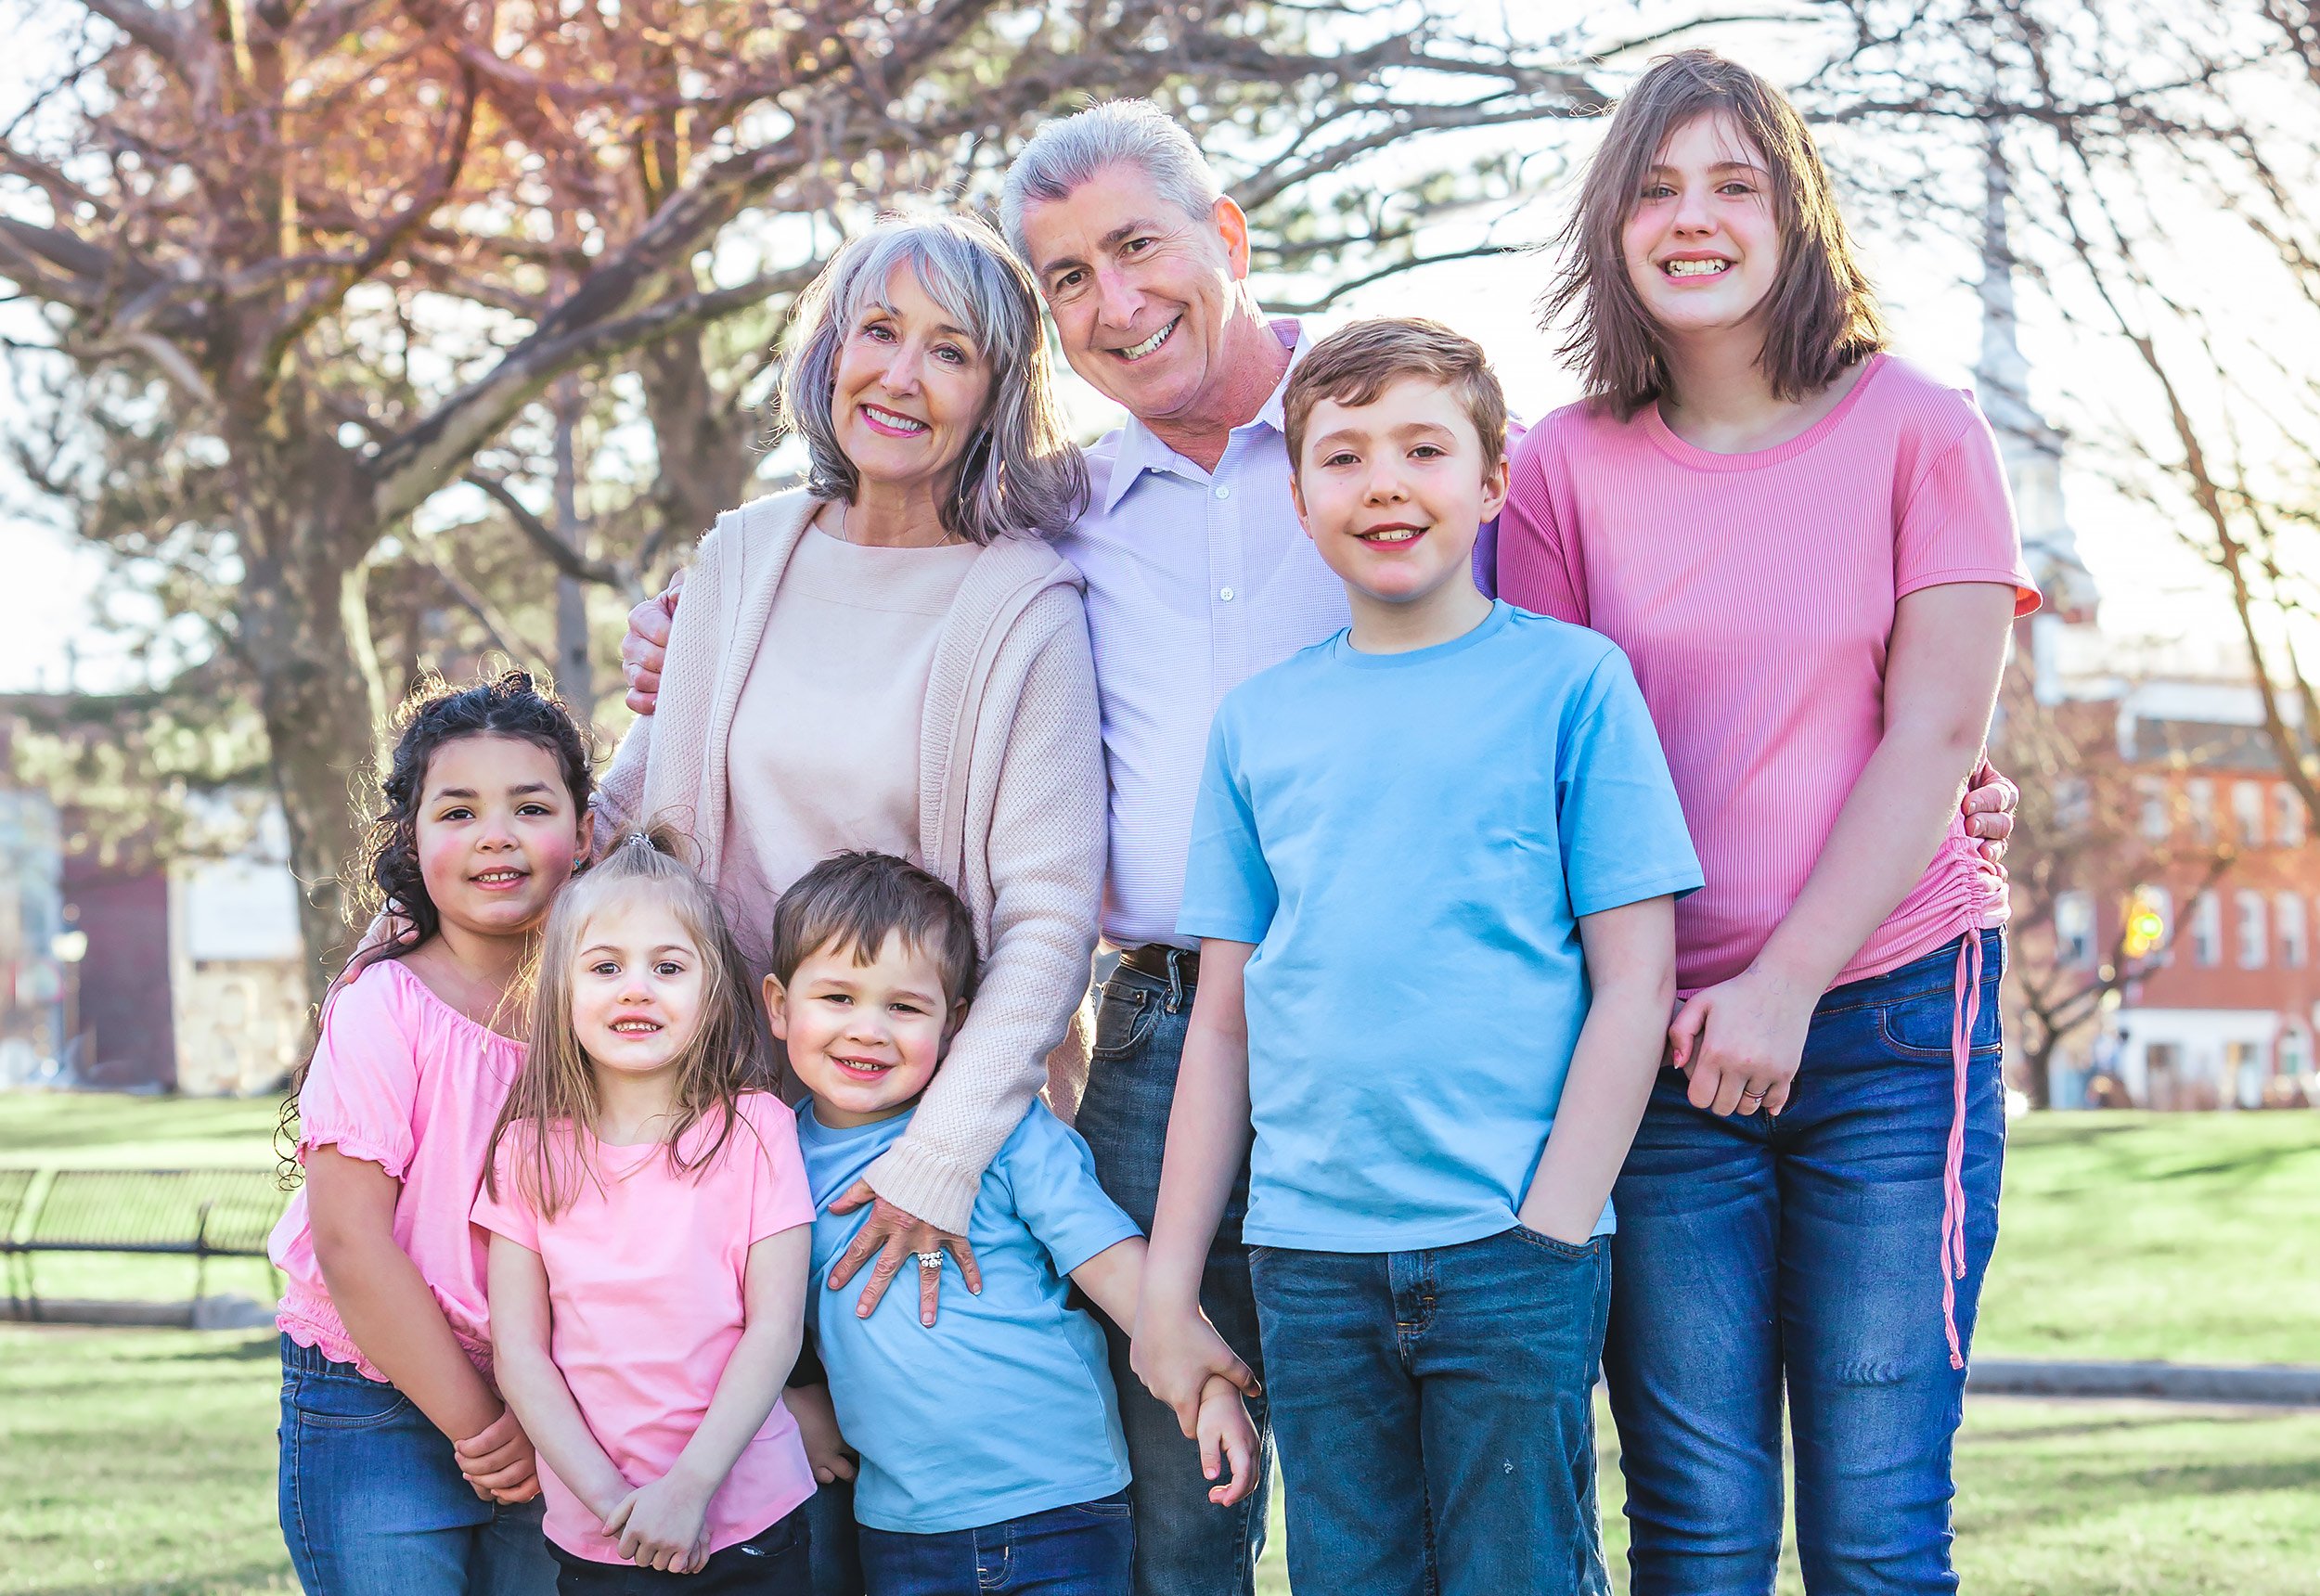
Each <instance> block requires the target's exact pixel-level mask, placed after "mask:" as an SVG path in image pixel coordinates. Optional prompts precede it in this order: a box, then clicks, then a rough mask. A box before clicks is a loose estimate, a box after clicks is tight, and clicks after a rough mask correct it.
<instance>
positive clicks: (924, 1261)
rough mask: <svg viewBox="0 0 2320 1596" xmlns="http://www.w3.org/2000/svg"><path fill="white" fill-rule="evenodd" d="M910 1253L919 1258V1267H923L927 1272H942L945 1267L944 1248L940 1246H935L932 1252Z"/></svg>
mask: <svg viewBox="0 0 2320 1596" xmlns="http://www.w3.org/2000/svg"><path fill="white" fill-rule="evenodd" d="M911 1256H912V1257H914V1258H916V1259H918V1261H919V1268H921V1269H923V1270H924V1271H925V1272H926V1273H928V1274H930V1275H931V1274H937V1273H939V1272H941V1269H942V1267H943V1250H942V1249H941V1248H940V1247H937V1248H935V1249H934V1251H933V1252H931V1253H913V1254H911Z"/></svg>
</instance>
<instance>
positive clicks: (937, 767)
mask: <svg viewBox="0 0 2320 1596" xmlns="http://www.w3.org/2000/svg"><path fill="white" fill-rule="evenodd" d="M815 508H816V505H815V501H814V500H813V499H812V498H811V497H810V496H808V495H807V494H806V492H805V491H804V490H803V489H793V490H792V491H791V492H788V493H783V494H776V495H773V496H768V497H766V498H761V499H756V500H754V501H752V502H751V503H749V504H745V505H743V506H741V508H739V509H735V510H728V511H727V512H726V513H725V514H724V515H722V516H719V517H718V518H717V524H716V526H715V528H714V529H713V530H712V531H711V532H710V534H709V535H708V536H707V537H705V538H703V539H702V544H701V548H700V552H699V554H698V555H697V556H696V558H695V559H694V561H693V565H692V569H691V571H690V573H689V574H688V575H687V577H686V578H685V596H684V600H683V602H681V603H680V604H678V605H677V617H676V621H675V624H674V625H673V626H672V628H671V635H670V637H669V648H668V663H667V665H666V667H665V668H664V670H663V672H662V675H661V697H660V703H659V705H658V708H657V712H656V713H655V714H652V715H651V716H650V717H649V718H644V719H639V720H638V721H637V723H636V724H635V725H634V726H633V727H630V729H629V731H628V734H627V736H626V737H625V738H623V739H622V740H621V745H620V751H619V752H618V753H616V754H614V755H613V758H612V768H611V770H609V771H608V772H607V773H606V774H605V778H604V782H603V789H602V793H601V797H600V800H599V808H598V814H599V821H598V835H599V842H602V841H609V839H610V836H611V835H612V833H614V832H616V831H617V830H619V829H621V828H622V827H624V826H626V825H629V824H634V823H637V822H638V821H641V820H646V819H656V820H667V821H669V822H670V823H672V824H674V825H677V826H678V827H680V828H682V829H683V830H686V831H688V832H689V833H690V835H691V837H692V839H693V845H694V848H695V850H696V852H697V854H698V856H699V857H698V862H699V864H700V867H701V869H702V873H703V874H705V875H706V876H707V877H708V878H709V879H710V880H711V881H712V882H715V881H716V880H717V879H718V866H719V862H720V861H719V855H720V852H721V850H722V846H723V842H724V838H725V834H726V807H727V805H726V794H727V787H726V782H727V773H726V756H727V749H728V743H729V741H730V740H731V737H732V733H733V717H734V711H735V707H736V705H737V704H738V703H739V701H740V699H741V686H742V683H743V682H745V681H746V680H747V679H748V676H749V670H750V666H751V664H752V663H754V661H755V659H756V657H757V651H758V645H759V642H760V640H761V639H762V638H763V637H764V636H765V630H766V624H767V619H768V618H769V616H770V615H771V613H772V610H773V598H774V593H775V590H776V589H777V588H778V587H779V586H780V583H781V573H782V571H783V570H784V568H785V567H786V566H787V565H788V563H789V559H790V555H791V552H792V551H793V549H794V548H795V547H797V541H798V538H799V537H800V535H801V534H803V533H804V531H805V529H806V521H807V520H808V519H809V518H810V517H811V516H812V514H813V511H814V509H815ZM1079 588H1080V582H1079V577H1078V575H1077V574H1076V573H1075V572H1074V571H1073V570H1072V568H1071V567H1070V566H1069V565H1067V564H1066V563H1064V561H1063V559H1062V558H1061V557H1060V556H1058V555H1057V554H1056V553H1055V551H1054V550H1053V549H1051V548H1050V547H1047V545H1045V544H1044V543H1040V542H1038V541H1036V540H1033V539H1029V538H1001V539H999V541H997V542H995V543H993V544H991V545H990V546H989V547H986V548H985V549H983V550H982V551H981V552H980V553H979V554H978V555H977V556H976V558H975V560H974V564H973V568H972V569H971V570H970V571H969V572H968V573H967V575H966V578H965V580H964V581H963V582H962V583H960V588H959V596H958V598H956V599H955V600H954V601H953V603H952V605H951V609H950V613H949V615H948V617H947V619H946V620H945V622H944V624H943V628H942V634H941V637H940V638H939V640H938V641H937V642H936V644H935V648H934V669H933V672H932V675H931V676H930V678H929V680H928V683H927V690H926V709H925V715H924V718H923V720H922V722H921V726H920V740H919V742H920V766H919V844H920V845H919V852H920V856H921V857H922V859H923V860H924V862H925V865H926V868H927V869H930V870H932V871H934V873H935V874H936V875H938V876H940V877H942V879H943V880H945V881H947V882H949V883H950V884H951V886H952V887H954V888H955V889H957V891H958V893H959V895H960V897H961V898H963V899H964V900H965V901H966V905H967V907H968V909H969V910H970V911H971V912H972V913H973V918H974V926H975V938H976V942H977V945H978V946H980V948H981V949H982V953H983V975H982V985H981V990H980V991H979V992H978V993H977V995H976V997H975V1001H974V1005H973V1009H972V1010H970V1012H969V1014H968V1016H967V1023H966V1024H965V1025H964V1026H963V1027H962V1028H961V1029H960V1033H959V1036H958V1037H957V1039H956V1040H955V1041H954V1042H953V1043H952V1045H951V1049H950V1056H949V1058H948V1059H947V1062H945V1063H944V1065H943V1067H942V1069H941V1070H940V1071H938V1072H937V1073H936V1075H935V1076H934V1085H933V1086H932V1087H931V1088H928V1090H927V1093H926V1096H925V1098H924V1100H922V1102H921V1103H920V1105H919V1110H918V1113H917V1115H916V1117H915V1118H913V1119H912V1121H911V1123H910V1128H909V1132H908V1133H907V1134H906V1135H905V1136H904V1137H903V1139H901V1140H900V1141H898V1142H896V1144H895V1145H894V1146H893V1147H892V1148H890V1149H888V1150H887V1152H885V1153H884V1154H883V1156H882V1157H880V1158H879V1160H878V1161H877V1162H876V1163H874V1164H872V1165H870V1170H869V1172H868V1176H867V1178H868V1179H869V1181H870V1187H871V1189H872V1190H874V1191H877V1192H878V1194H879V1195H880V1196H882V1197H884V1198H885V1199H887V1200H888V1201H889V1202H891V1203H895V1204H896V1206H898V1207H900V1208H902V1209H904V1210H905V1211H907V1212H909V1213H910V1214H913V1215H915V1216H918V1217H919V1218H922V1219H924V1220H926V1221H928V1222H929V1223H931V1224H934V1225H936V1226H939V1227H940V1228H942V1229H946V1230H950V1231H953V1232H957V1233H960V1234H963V1233H964V1232H965V1230H966V1226H967V1216H968V1215H969V1213H970V1212H971V1211H972V1210H973V1206H974V1197H975V1191H976V1189H977V1188H978V1187H979V1186H980V1184H981V1183H982V1178H983V1171H984V1170H985V1168H986V1167H987V1166H988V1165H989V1164H990V1162H991V1160H992V1159H993V1158H994V1157H996V1156H997V1155H998V1152H999V1147H1000V1145H1001V1144H1002V1143H1003V1142H1005V1141H1006V1139H1007V1138H1008V1137H1009V1136H1010V1135H1012V1134H1013V1132H1014V1129H1015V1126H1016V1125H1017V1124H1018V1123H1020V1122H1021V1120H1022V1118H1023V1113H1024V1110H1025V1108H1026V1107H1027V1106H1029V1104H1030V1100H1031V1099H1032V1098H1033V1097H1034V1096H1035V1095H1036V1094H1037V1093H1038V1090H1039V1089H1040V1087H1041V1084H1042V1082H1043V1081H1045V1082H1046V1083H1047V1084H1048V1085H1049V1086H1050V1093H1049V1095H1050V1099H1051V1100H1052V1101H1053V1103H1054V1106H1055V1109H1056V1112H1057V1113H1061V1114H1063V1115H1064V1116H1065V1117H1066V1118H1068V1117H1069V1116H1070V1114H1071V1113H1072V1112H1073V1111H1074V1110H1075V1109H1076V1107H1077V1105H1078V1100H1079V1088H1080V1087H1081V1086H1082V1085H1083V1084H1084V1082H1085V1080H1086V1073H1087V1062H1086V1057H1085V1054H1084V1052H1083V1051H1082V1050H1081V1049H1080V1048H1078V1047H1077V1046H1076V1045H1075V1044H1076V1026H1075V1025H1074V1020H1075V1017H1076V1014H1077V1012H1078V1010H1079V1005H1080V1003H1081V1001H1082V1000H1083V999H1084V997H1086V995H1087V988H1088V974H1089V959H1090V958H1091V956H1092V955H1093V953H1094V949H1095V940H1096V910H1097V904H1098V900H1099V897H1100V895H1101V892H1102V882H1103V853H1104V813H1103V810H1104V775H1103V753H1102V741H1101V733H1100V730H1099V726H1098V721H1097V710H1096V688H1095V665H1094V661H1093V658H1092V656H1091V655H1090V653H1089V647H1088V624H1087V617H1086V615H1085V613H1084V611H1082V609H1081V607H1080V596H1079ZM733 907H735V909H736V910H737V911H738V912H740V913H741V914H744V915H747V914H757V915H767V914H770V913H771V911H772V907H773V906H772V905H771V904H765V905H754V906H744V905H736V906H733ZM1059 1044H1065V1045H1063V1046H1059ZM1050 1054H1052V1055H1053V1056H1052V1057H1050Z"/></svg>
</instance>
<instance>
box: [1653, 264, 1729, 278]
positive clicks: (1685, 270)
mask: <svg viewBox="0 0 2320 1596" xmlns="http://www.w3.org/2000/svg"><path fill="white" fill-rule="evenodd" d="M1731 264H1732V263H1731V262H1730V261H1669V262H1668V263H1667V264H1666V266H1665V267H1664V268H1663V269H1664V270H1665V271H1666V272H1667V274H1668V275H1669V277H1714V276H1716V275H1717V274H1718V273H1719V272H1721V271H1724V270H1726V269H1727V268H1729V267H1730V266H1731Z"/></svg>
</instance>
